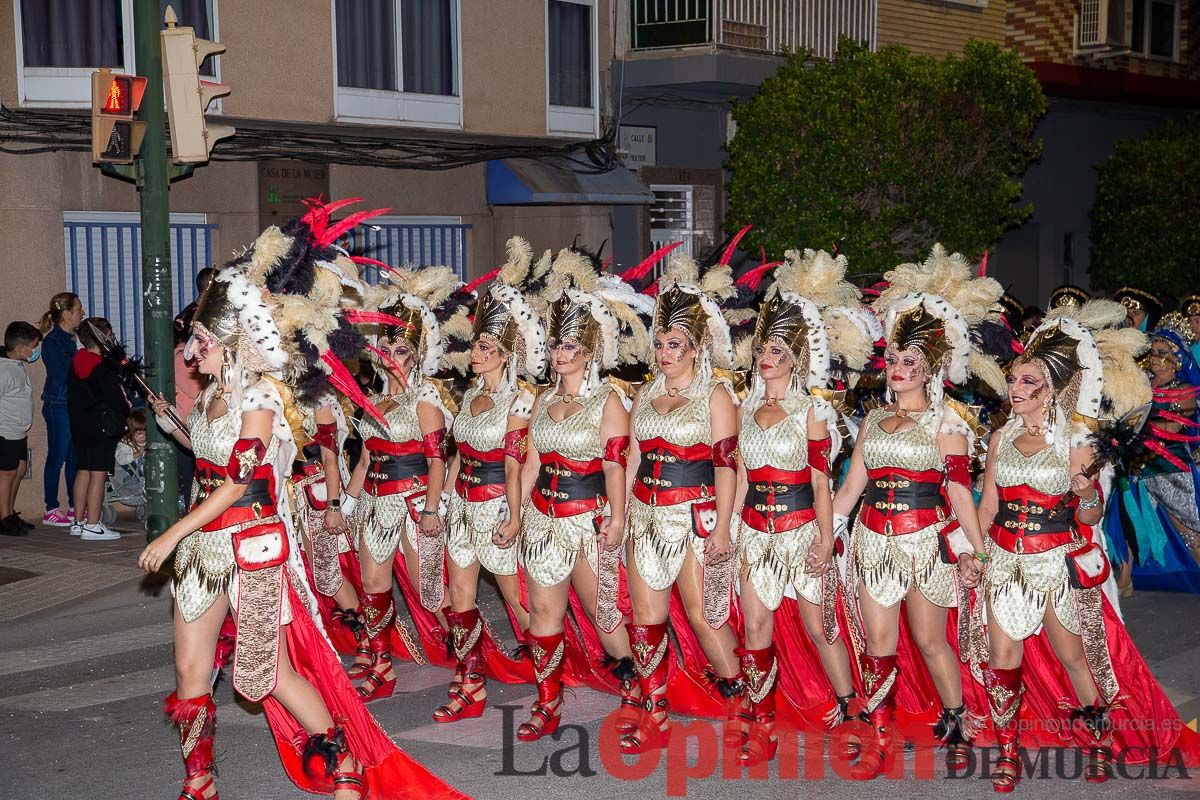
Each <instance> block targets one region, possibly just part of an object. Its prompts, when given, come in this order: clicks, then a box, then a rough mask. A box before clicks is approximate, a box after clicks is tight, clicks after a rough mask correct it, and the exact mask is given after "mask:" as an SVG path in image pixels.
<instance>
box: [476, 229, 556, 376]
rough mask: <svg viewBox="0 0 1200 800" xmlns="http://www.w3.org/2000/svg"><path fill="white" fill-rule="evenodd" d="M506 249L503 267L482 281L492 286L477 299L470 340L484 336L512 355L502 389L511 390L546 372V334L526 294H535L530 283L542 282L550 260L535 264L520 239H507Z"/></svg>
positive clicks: (524, 242)
mask: <svg viewBox="0 0 1200 800" xmlns="http://www.w3.org/2000/svg"><path fill="white" fill-rule="evenodd" d="M505 249H506V251H507V254H508V258H507V260H506V261H505V262H504V264H502V265H501V266H500V268H499V269H498V270H496V271H495V272H494V273H489V274H488V275H485V276H484V278H482V279H481V280H492V284H491V286H490V287H488V290H487V291H486V292H484V293H483V294H482V295H480V297H479V303H478V305H477V306H476V308H475V324H474V328H473V330H472V339H478V338H480V337H483V336H486V337H488V338H489V339H491V340H492V341H494V342H495V343H496V344H497V345H499V347H500V348H501V349H502V350H503V351H504V352H505V353H507V354H509V355H510V356H511V358H510V359H509V365H508V368H507V369H506V370H505V386H506V387H507V388H508V389H509V390H511V389H512V388H514V387H515V386H516V385H517V379H518V377H520V376H524V377H525V378H528V379H530V380H534V381H536V380H537V379H538V378H540V377H541V375H542V373H543V372H544V371H545V369H546V331H545V329H544V328H543V327H542V320H541V317H540V316H539V314H538V312H537V311H536V310H534V308H533V306H532V305H530V303H529V300H528V299H527V298H526V295H527V294H535V293H536V292H533V291H532V290H531V284H532V283H533V282H534V281H535V280H540V279H544V276H545V273H546V271H548V269H549V259H548V258H547V257H543V258H542V260H540V261H539V262H538V263H537V264H534V263H533V248H532V247H530V246H529V242H527V241H525V240H524V239H522V238H521V237H520V236H514V237H512V238H511V239H509V240H508V243H507V244H506V246H505ZM543 262H545V264H544V265H543ZM474 285H475V284H472V286H474Z"/></svg>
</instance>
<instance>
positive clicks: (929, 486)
mask: <svg viewBox="0 0 1200 800" xmlns="http://www.w3.org/2000/svg"><path fill="white" fill-rule="evenodd" d="M863 503H864V504H865V505H868V506H872V507H874V508H876V509H878V510H879V511H914V510H916V509H926V508H937V507H938V506H940V505H942V491H941V485H940V484H936V483H928V482H926V481H913V480H909V479H908V478H902V477H899V476H893V477H888V478H868V479H867V492H866V496H865V497H864V498H863Z"/></svg>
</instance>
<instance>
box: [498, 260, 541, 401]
mask: <svg viewBox="0 0 1200 800" xmlns="http://www.w3.org/2000/svg"><path fill="white" fill-rule="evenodd" d="M489 291H490V292H491V293H492V296H494V297H495V298H496V299H497V300H499V301H500V302H501V303H503V304H504V305H505V306H506V307H507V308H508V312H509V313H510V314H512V318H513V320H514V321H515V322H516V323H517V332H518V333H519V334H520V335H521V338H522V339H523V340H524V343H525V363H523V364H521V365H519V371H520V372H521V374H523V375H524V376H525V377H527V378H531V379H535V380H536V379H537V378H539V377H541V375H542V373H543V372H545V371H546V329H545V328H544V327H543V326H542V320H541V317H539V316H538V313H537V311H535V310H534V308H533V306H531V305H529V301H527V300H526V299H525V297H524V296H523V295H522V294H521V292H520V291H519V290H518V289H517V288H516V287H513V286H509V285H507V284H502V283H493V284H492V288H491V289H489Z"/></svg>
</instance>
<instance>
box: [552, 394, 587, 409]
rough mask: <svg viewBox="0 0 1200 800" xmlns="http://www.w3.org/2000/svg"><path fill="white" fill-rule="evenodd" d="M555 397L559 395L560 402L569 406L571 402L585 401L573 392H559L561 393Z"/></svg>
mask: <svg viewBox="0 0 1200 800" xmlns="http://www.w3.org/2000/svg"><path fill="white" fill-rule="evenodd" d="M555 397H557V398H558V401H559V402H560V403H562V404H563V405H568V406H569V405H571V403H580V404H582V403H583V401H582V400H580V399H579V398H578V397H576V396H575V395H573V394H559V395H555Z"/></svg>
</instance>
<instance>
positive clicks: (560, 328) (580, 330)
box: [546, 292, 600, 353]
mask: <svg viewBox="0 0 1200 800" xmlns="http://www.w3.org/2000/svg"><path fill="white" fill-rule="evenodd" d="M546 338H547V340H549V341H551V342H561V341H563V340H564V339H571V340H573V341H576V342H578V343H579V344H580V346H581V347H583V349H584V350H587V351H588V352H589V353H595V352H596V348H597V346H598V345H599V344H600V322H599V320H597V319H596V317H595V316H593V315H592V309H591V307H590V305H589V304H588V303H586V302H583V303H576V302H574V301H573V300H572V299H571V298H570V297H569V296H568V293H567V292H563V293H562V294H561V295H560V296H559V298H558V299H557V300H555V301H554V302H553V303H551V304H550V308H549V311H548V313H547V320H546Z"/></svg>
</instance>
